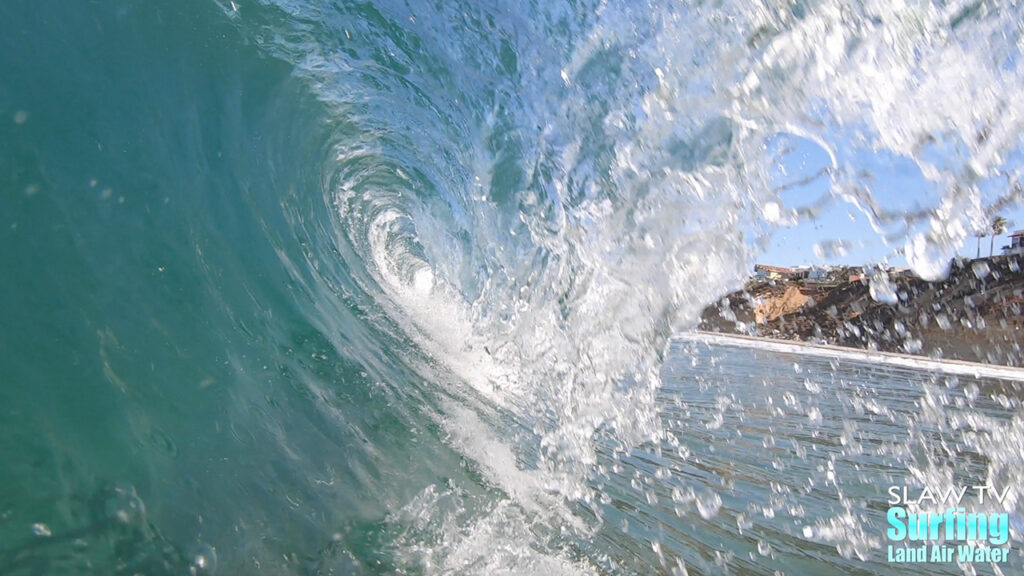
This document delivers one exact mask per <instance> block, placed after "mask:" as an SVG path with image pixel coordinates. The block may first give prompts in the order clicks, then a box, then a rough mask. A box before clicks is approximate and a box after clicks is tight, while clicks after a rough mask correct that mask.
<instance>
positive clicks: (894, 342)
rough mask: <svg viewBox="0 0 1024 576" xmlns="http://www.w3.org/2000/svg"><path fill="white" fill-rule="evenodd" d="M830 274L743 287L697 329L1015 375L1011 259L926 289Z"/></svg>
mask: <svg viewBox="0 0 1024 576" xmlns="http://www.w3.org/2000/svg"><path fill="white" fill-rule="evenodd" d="M762 268H769V267H762ZM772 270H773V271H775V270H783V269H776V268H772ZM830 270H831V272H832V273H831V274H830V275H829V276H828V277H825V278H818V279H808V278H807V277H806V276H805V277H792V276H789V277H787V276H786V275H780V274H772V276H773V277H765V276H763V275H762V276H761V277H754V278H751V279H750V280H749V281H748V282H747V283H746V285H745V286H744V287H743V289H741V290H738V291H736V292H732V293H730V294H727V295H726V296H724V297H722V298H721V299H719V300H718V301H717V302H715V303H713V304H711V305H709V306H707V307H706V308H705V309H704V311H703V313H702V315H701V321H700V325H699V329H700V330H704V331H709V332H721V333H726V334H745V335H750V336H760V337H767V338H775V339H780V340H790V341H801V342H812V343H819V344H831V345H837V346H846V347H851V348H860V349H867V350H879V351H884V352H902V353H909V354H917V355H923V356H929V357H932V358H943V359H950V360H965V361H970V362H983V363H987V364H1000V365H1005V366H1022V365H1024V353H1022V350H1021V345H1022V342H1024V257H1022V256H1020V255H1010V256H1006V255H1003V256H994V257H990V258H978V259H974V260H967V259H958V260H954V261H953V262H952V263H951V266H950V272H949V275H948V276H947V277H946V278H945V279H944V280H940V281H935V282H929V281H926V280H923V279H921V278H918V277H916V276H914V275H913V274H910V273H908V272H905V271H900V272H893V271H867V272H864V271H863V270H861V269H854V268H846V267H839V268H833V269H830Z"/></svg>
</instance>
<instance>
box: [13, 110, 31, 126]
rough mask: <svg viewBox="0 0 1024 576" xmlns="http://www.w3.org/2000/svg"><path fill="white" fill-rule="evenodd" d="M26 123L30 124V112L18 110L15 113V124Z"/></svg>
mask: <svg viewBox="0 0 1024 576" xmlns="http://www.w3.org/2000/svg"><path fill="white" fill-rule="evenodd" d="M25 122H28V112H26V111H24V110H18V111H17V112H15V113H14V123H15V124H24V123H25Z"/></svg>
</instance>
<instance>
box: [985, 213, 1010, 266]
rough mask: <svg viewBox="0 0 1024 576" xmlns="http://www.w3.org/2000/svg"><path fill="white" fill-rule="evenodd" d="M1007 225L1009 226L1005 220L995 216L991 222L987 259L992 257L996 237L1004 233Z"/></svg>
mask: <svg viewBox="0 0 1024 576" xmlns="http://www.w3.org/2000/svg"><path fill="white" fill-rule="evenodd" d="M1007 224H1009V222H1007V221H1006V218H1003V217H1002V216H996V217H995V218H994V219H993V220H992V237H991V238H990V239H989V241H988V257H989V258H991V257H992V252H993V250H994V247H995V241H996V236H999V235H1000V234H1002V233H1004V232H1006V225H1007Z"/></svg>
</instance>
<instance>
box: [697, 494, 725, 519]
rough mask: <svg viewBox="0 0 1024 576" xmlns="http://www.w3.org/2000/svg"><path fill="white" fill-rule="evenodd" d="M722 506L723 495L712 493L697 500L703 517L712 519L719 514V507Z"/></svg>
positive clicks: (698, 508) (698, 509)
mask: <svg viewBox="0 0 1024 576" xmlns="http://www.w3.org/2000/svg"><path fill="white" fill-rule="evenodd" d="M721 507H722V497H721V496H719V495H718V494H715V493H711V494H709V495H707V496H704V497H703V498H700V499H699V500H697V511H698V512H700V516H701V518H703V519H705V520H711V519H712V518H714V517H715V516H717V515H718V509H719V508H721Z"/></svg>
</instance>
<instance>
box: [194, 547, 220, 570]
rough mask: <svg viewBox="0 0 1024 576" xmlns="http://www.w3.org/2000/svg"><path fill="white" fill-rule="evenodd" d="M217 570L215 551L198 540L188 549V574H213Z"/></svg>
mask: <svg viewBox="0 0 1024 576" xmlns="http://www.w3.org/2000/svg"><path fill="white" fill-rule="evenodd" d="M216 571H217V551H216V550H214V549H213V547H212V546H210V545H209V544H204V543H202V542H200V543H199V544H196V545H195V546H193V547H192V549H191V550H190V551H189V574H192V575H196V576H198V575H200V574H213V573H215V572H216Z"/></svg>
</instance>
